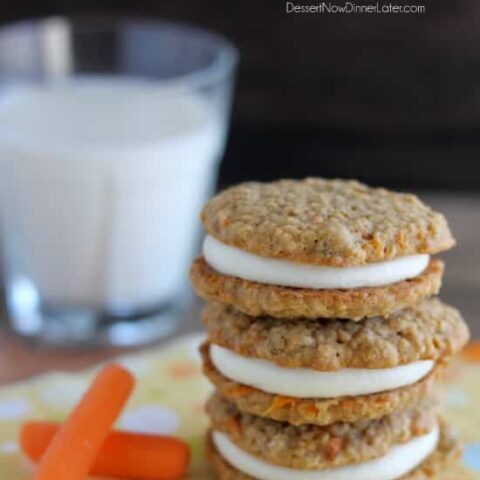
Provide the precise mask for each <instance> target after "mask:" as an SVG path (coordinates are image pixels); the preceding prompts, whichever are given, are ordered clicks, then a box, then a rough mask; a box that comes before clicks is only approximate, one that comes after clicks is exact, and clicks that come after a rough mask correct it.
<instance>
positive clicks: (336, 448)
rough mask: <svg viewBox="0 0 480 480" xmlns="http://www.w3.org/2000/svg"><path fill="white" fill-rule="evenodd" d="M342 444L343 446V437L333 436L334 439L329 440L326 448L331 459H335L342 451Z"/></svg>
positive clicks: (326, 452) (326, 453)
mask: <svg viewBox="0 0 480 480" xmlns="http://www.w3.org/2000/svg"><path fill="white" fill-rule="evenodd" d="M342 446H343V438H340V437H333V438H332V439H330V440H329V442H328V444H327V446H326V448H325V455H326V456H327V458H328V459H329V460H333V459H334V458H336V457H337V456H338V454H339V453H340V450H341V449H342Z"/></svg>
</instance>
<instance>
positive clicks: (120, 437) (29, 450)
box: [20, 422, 190, 480]
mask: <svg viewBox="0 0 480 480" xmlns="http://www.w3.org/2000/svg"><path fill="white" fill-rule="evenodd" d="M59 428H60V425H58V424H56V423H50V422H27V423H24V424H23V426H22V430H21V433H20V443H21V446H22V450H23V451H24V453H25V454H26V455H27V456H28V458H30V460H32V461H34V462H38V461H39V460H40V458H41V457H42V455H43V454H44V452H45V450H46V449H47V446H48V444H49V443H50V442H51V441H52V439H53V438H54V436H55V435H56V433H57V432H58V430H59ZM189 456H190V452H189V449H188V446H187V444H186V443H185V442H183V441H182V440H180V439H177V438H173V437H167V436H160V435H158V436H157V435H146V434H140V433H130V432H121V431H112V432H110V433H109V434H108V437H107V439H106V440H105V443H104V444H103V445H102V447H101V449H100V451H99V452H98V455H97V458H96V460H95V463H94V464H93V466H92V468H91V470H90V473H91V474H94V475H104V476H110V477H116V478H130V479H136V480H172V479H175V478H178V477H180V476H182V475H184V474H185V472H186V470H187V466H188V460H189Z"/></svg>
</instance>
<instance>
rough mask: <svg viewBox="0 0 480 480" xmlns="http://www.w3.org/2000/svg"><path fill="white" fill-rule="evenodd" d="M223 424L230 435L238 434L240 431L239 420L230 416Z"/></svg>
mask: <svg viewBox="0 0 480 480" xmlns="http://www.w3.org/2000/svg"><path fill="white" fill-rule="evenodd" d="M225 426H226V427H227V430H228V432H229V433H230V434H231V435H232V436H237V437H238V436H240V435H241V433H242V426H241V425H240V422H239V421H238V420H237V419H236V418H234V417H230V418H228V419H227V420H226V421H225Z"/></svg>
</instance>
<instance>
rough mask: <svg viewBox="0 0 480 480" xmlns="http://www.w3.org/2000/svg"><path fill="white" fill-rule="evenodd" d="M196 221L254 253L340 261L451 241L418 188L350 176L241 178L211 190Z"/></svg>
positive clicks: (429, 249) (440, 246) (357, 261)
mask: <svg viewBox="0 0 480 480" xmlns="http://www.w3.org/2000/svg"><path fill="white" fill-rule="evenodd" d="M202 221H203V224H204V226H205V229H206V230H207V232H208V233H209V234H211V235H212V236H214V237H215V238H217V239H218V240H220V241H221V242H224V243H226V244H228V245H231V246H234V247H238V248H240V249H242V250H246V251H248V252H251V253H254V254H257V255H261V256H266V257H273V258H282V259H289V260H292V261H296V262H303V263H311V264H319V265H332V266H341V267H346V266H353V265H364V264H366V263H372V262H379V261H383V260H388V259H391V258H395V257H398V256H403V255H411V254H416V253H430V254H432V253H437V252H440V251H442V250H446V249H448V248H450V247H452V246H453V245H454V243H455V241H454V239H453V237H452V235H451V233H450V230H449V227H448V224H447V222H446V220H445V218H444V216H443V215H442V214H440V213H437V212H434V211H432V210H431V209H430V208H429V207H427V206H426V205H425V204H423V203H422V202H421V201H420V200H419V199H418V198H417V197H416V196H414V195H411V194H402V193H395V192H390V191H387V190H385V189H383V188H371V187H368V186H366V185H363V184H361V183H358V182H356V181H352V180H325V179H321V178H308V179H305V180H279V181H276V182H272V183H257V182H251V183H244V184H241V185H237V186H235V187H232V188H229V189H227V190H225V191H223V192H221V193H220V194H218V195H217V196H215V197H213V198H212V199H211V200H210V201H209V202H208V203H207V205H206V206H205V207H204V209H203V212H202Z"/></svg>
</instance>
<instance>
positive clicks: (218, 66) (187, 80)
mask: <svg viewBox="0 0 480 480" xmlns="http://www.w3.org/2000/svg"><path fill="white" fill-rule="evenodd" d="M52 22H66V24H67V25H71V26H73V27H74V32H75V34H76V35H80V36H82V35H85V36H87V35H92V34H95V33H101V32H107V31H111V30H113V29H115V28H116V27H119V26H122V25H128V24H136V25H139V26H143V27H146V28H155V29H159V30H160V29H161V28H169V29H173V30H177V32H184V33H187V34H189V35H195V36H197V37H198V40H200V41H202V42H203V43H204V44H205V45H207V46H208V47H209V48H211V49H212V51H213V52H214V59H213V60H212V61H211V62H210V63H209V65H207V66H206V67H202V68H199V69H196V70H193V71H191V72H189V73H186V74H181V75H176V76H172V77H171V78H168V79H162V80H158V82H159V83H160V84H162V86H164V85H165V86H168V85H169V84H170V83H175V84H176V85H178V84H185V85H188V86H193V87H196V88H201V87H206V86H209V85H212V84H215V83H217V82H221V81H224V80H226V79H228V78H229V77H230V76H231V75H233V74H234V72H235V70H236V67H237V65H238V63H239V58H240V53H239V51H238V49H237V47H236V46H235V45H234V44H233V43H232V42H231V41H230V40H228V39H227V38H226V37H225V36H224V35H222V34H220V33H217V32H215V31H213V30H210V29H208V28H204V27H202V26H198V25H196V24H193V23H189V22H183V21H177V20H164V19H161V18H157V19H152V18H147V17H142V16H128V15H52V16H45V17H38V18H30V19H24V20H19V21H14V22H10V23H5V24H3V25H1V26H0V37H1V36H2V35H3V34H6V33H7V32H13V31H14V30H16V29H19V28H25V26H35V27H42V25H45V26H46V25H48V24H50V23H52ZM4 73H5V72H1V71H0V78H1V77H3V76H4V75H3V74H4ZM92 73H93V72H92ZM80 75H82V76H83V75H85V74H84V73H82V74H80ZM120 75H121V73H120ZM69 76H72V77H73V76H75V73H73V74H72V75H68V76H67V77H69ZM134 76H135V75H134ZM14 77H17V78H21V77H22V75H21V74H18V75H14ZM146 77H148V75H146ZM10 78H11V77H10Z"/></svg>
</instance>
